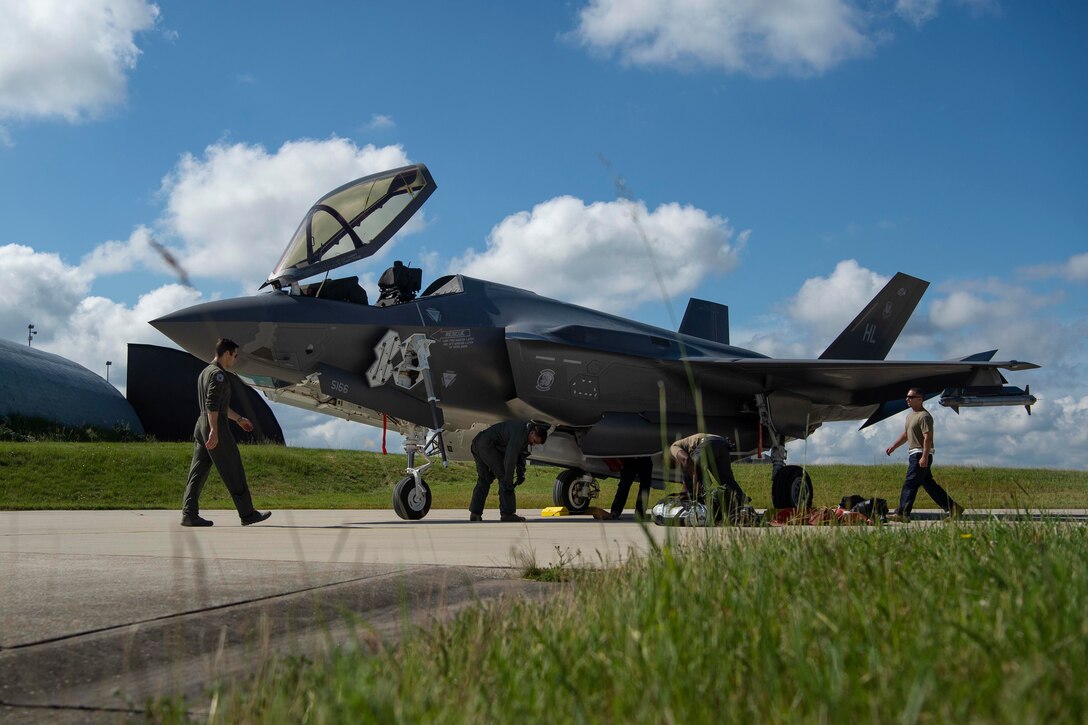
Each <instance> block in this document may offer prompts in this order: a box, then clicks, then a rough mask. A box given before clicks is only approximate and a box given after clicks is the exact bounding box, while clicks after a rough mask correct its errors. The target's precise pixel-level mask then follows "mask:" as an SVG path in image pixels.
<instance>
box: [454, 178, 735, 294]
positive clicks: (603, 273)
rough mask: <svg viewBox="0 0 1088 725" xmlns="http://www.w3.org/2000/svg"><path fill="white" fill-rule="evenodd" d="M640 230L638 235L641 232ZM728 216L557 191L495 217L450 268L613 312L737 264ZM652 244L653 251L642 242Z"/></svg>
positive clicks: (683, 287) (684, 287)
mask: <svg viewBox="0 0 1088 725" xmlns="http://www.w3.org/2000/svg"><path fill="white" fill-rule="evenodd" d="M643 235H644V237H643ZM733 236H734V232H733V228H732V227H731V226H730V225H729V220H728V219H725V218H722V217H719V216H712V215H709V214H707V213H706V212H704V211H702V210H701V209H696V208H694V207H691V206H681V205H680V204H675V203H674V204H662V205H661V206H659V207H657V209H655V210H654V211H653V212H647V210H646V207H645V205H644V204H642V203H641V202H638V203H633V202H629V201H624V200H620V201H612V202H595V203H593V204H589V205H586V204H585V203H584V202H583V201H581V200H580V199H575V198H573V197H570V196H561V197H557V198H555V199H551V200H550V201H546V202H544V203H542V204H538V205H537V206H535V207H534V208H533V210H532V211H528V212H520V213H518V214H513V215H511V216H508V217H506V218H505V219H503V220H502V221H501V222H499V223H498V224H497V225H496V226H495V227H494V229H492V230H491V234H490V236H489V237H488V239H487V249H486V250H484V251H482V252H477V251H475V250H473V249H470V250H468V252H466V253H465V255H464V256H462V257H460V258H458V259H455V260H453V262H452V263H451V264H450V270H451V271H456V272H462V273H464V274H467V275H469V276H472V277H481V278H483V279H488V280H491V281H494V282H502V283H504V284H510V285H514V286H517V287H523V288H526V289H530V290H532V291H534V292H537V293H538V294H542V295H546V296H549V297H556V298H559V299H562V300H565V301H570V302H574V303H576V304H580V305H585V306H587V307H592V308H594V309H600V310H607V311H610V312H620V311H623V310H628V309H631V308H633V307H635V306H637V305H638V304H639V303H641V302H644V301H647V300H660V299H661V295H662V292H661V288H660V287H659V285H658V284H656V283H655V282H654V281H653V280H654V273H655V272H656V273H657V274H658V275H659V276H660V278H662V279H663V280H664V281H665V284H666V287H667V289H668V294H669V296H672V297H679V296H682V295H685V294H687V293H689V292H690V291H692V290H693V289H694V288H695V287H696V286H697V285H698V284H699V283H700V282H701V281H702V280H703V278H704V277H706V276H707V275H712V274H721V273H724V272H728V271H729V270H731V269H733V268H734V267H736V265H737V254H738V249H739V248H740V247H742V246H743V245H744V243H745V241H746V240H747V236H748V234H747V232H742V233H741V234H739V235H737V241H736V242H733ZM643 238H645V240H646V241H648V243H649V246H650V248H651V249H652V256H651V254H650V252H649V251H648V250H647V245H646V243H645V242H644V241H643Z"/></svg>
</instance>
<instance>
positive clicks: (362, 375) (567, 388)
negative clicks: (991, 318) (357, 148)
mask: <svg viewBox="0 0 1088 725" xmlns="http://www.w3.org/2000/svg"><path fill="white" fill-rule="evenodd" d="M435 188H436V187H435V182H434V179H433V178H432V176H431V174H430V172H429V171H428V169H427V167H426V166H424V165H422V164H418V165H414V166H407V167H403V168H398V169H393V170H391V171H386V172H383V173H379V174H374V175H371V176H366V177H364V178H361V179H357V180H355V181H352V182H350V183H347V184H345V185H343V186H341V187H339V188H338V189H335V190H333V191H332V192H330V193H328V194H326V195H325V196H323V197H322V198H321V199H319V200H318V201H317V202H316V203H315V204H314V205H313V206H312V207H311V208H310V210H309V211H308V212H307V214H306V216H305V217H304V218H303V220H302V223H301V224H300V225H299V227H298V229H297V231H296V232H295V233H294V235H293V236H292V238H291V240H290V243H289V244H288V245H287V249H286V251H285V252H284V254H283V256H282V258H281V259H280V261H279V263H278V264H277V265H276V268H275V269H274V270H273V271H272V273H271V275H269V277H268V279H267V281H266V282H265V283H264V285H262V287H261V289H262V290H264V289H265V288H268V289H267V290H266V291H264V292H260V293H258V294H257V295H255V296H251V297H243V298H239V299H230V300H220V301H215V302H208V303H205V304H200V305H196V306H194V307H189V308H187V309H183V310H180V311H177V312H174V313H172V314H169V315H166V316H165V317H161V318H159V319H157V320H154V321H153V322H152V323H151V324H153V325H154V326H155V327H156V328H158V329H159V330H160V331H162V332H163V333H164V334H165V335H167V336H168V337H169V338H171V339H172V340H174V341H175V342H176V343H177V344H178V345H180V346H181V347H183V348H184V349H186V350H188V351H189V352H191V353H192V354H194V355H196V356H197V357H200V358H202V359H205V360H207V359H211V358H212V357H213V355H214V352H213V351H214V345H215V341H216V338H218V337H227V338H230V339H232V340H234V341H236V342H237V343H238V344H239V345H240V346H241V349H240V353H241V354H240V356H239V360H238V364H237V366H236V368H235V369H236V371H237V372H238V373H239V374H240V375H242V376H243V377H245V378H247V379H248V381H249V382H250V383H252V384H253V385H254V386H256V387H257V388H259V389H261V390H262V391H264V393H265V395H266V396H267V397H268V398H269V399H270V400H274V401H278V402H282V403H287V404H290V405H295V406H298V407H301V408H305V409H308V410H314V411H317V412H320V413H326V414H329V415H333V416H338V417H340V418H345V419H348V420H353V421H358V422H360V423H365V424H368V425H373V426H382V427H384V428H387V429H393V430H396V431H399V432H400V433H402V434H403V435H404V437H405V441H406V443H405V449H406V452H407V454H408V463H407V468H406V469H405V476H404V477H403V478H402V479H401V480H400V481H398V482H397V484H396V485H395V486H394V488H393V507H394V509H395V510H396V512H397V514H398V515H399V516H400V517H401V518H404V519H409V520H418V519H422V518H423V517H424V516H426V515H427V512H428V511H429V510H430V506H431V491H430V488H429V487H428V486H427V483H426V480H425V478H424V475H423V474H424V473H425V471H426V470H427V468H428V467H429V466H431V465H433V464H434V463H435V461H434V460H432V459H433V458H434V457H436V456H437V457H440V458H441V460H442V462H443V463H445V462H447V461H449V460H470V458H471V454H470V452H469V446H470V444H471V442H472V439H473V437H474V436H475V435H476V433H478V432H479V431H480V430H482V429H483V428H485V427H486V426H488V425H490V424H492V423H495V422H497V421H500V420H508V419H519V420H535V421H540V422H544V423H547V424H548V425H549V426H550V427H551V433H550V435H549V436H548V440H547V442H546V444H544V445H542V446H537V447H535V448H534V450H532V452H531V455H530V460H531V461H532V462H533V463H535V464H548V465H553V466H557V467H559V468H561V469H562V470H561V471H560V472H559V473H558V475H557V476H556V480H555V487H554V491H553V498H554V502H555V504H556V505H558V506H565V507H567V509H569V510H570V511H571V512H572V513H579V512H585V511H586V510H587V509H588V508H589V506H590V503H591V502H592V500H593V498H595V497H596V496H597V495H598V494H599V492H600V486H599V483H598V480H599V479H601V478H607V477H610V476H614V475H616V473H615V472H616V470H617V468H618V462H619V459H622V458H625V457H630V456H651V457H653V460H654V462H655V475H656V478H657V479H659V481H663V480H669V479H670V471H668V470H667V469H668V461H667V460H666V461H662V451H663V450H667V448H668V445H669V444H670V443H671V442H672V441H673V440H676V439H678V438H680V437H683V436H687V435H691V434H694V433H696V432H707V433H714V434H718V435H721V436H724V437H727V438H729V439H730V440H731V441H732V444H733V448H734V455H735V456H736V457H748V456H754V455H762V454H763V453H764V451H766V452H767V453H769V455H770V458H771V459H772V460H773V462H774V466H773V467H772V469H771V470H772V474H771V479H772V480H771V492H772V502H773V504H774V505H775V506H776V507H786V506H795V505H807V504H809V503H811V500H812V483H811V479H810V477H809V476H808V474H807V473H806V472H805V471H803V470H802V468H801V467H800V466H794V465H785V460H786V448H785V445H786V443H787V442H788V441H790V440H795V439H805V438H807V437H808V436H810V435H811V434H812V433H813V432H814V431H815V430H817V429H818V428H819V427H820V426H821V425H823V424H824V423H827V422H832V421H849V420H859V421H864V424H863V426H862V427H865V426H867V425H871V424H873V423H875V422H877V421H880V420H883V419H884V418H887V417H889V416H891V415H894V414H895V413H897V412H900V411H902V410H905V409H906V407H907V405H906V402H905V400H904V399H903V398H904V391H905V390H906V389H907V388H908V387H912V386H916V387H921V388H922V389H923V390H925V391H927V393H928V394H929V396H933V395H937V394H939V393H940V392H941V391H943V390H945V389H949V391H950V392H951V391H954V395H955V396H956V397H955V401H954V404H955V406H956V407H957V408H959V407H970V406H973V405H1028V406H1030V405H1031V404H1032V403H1034V402H1035V398H1034V396H1031V395H1030V394H1029V393H1028V392H1027V391H1024V390H1020V389H1019V388H1014V387H1011V386H1004V383H1006V382H1007V381H1006V380H1005V378H1004V377H1003V376H1002V374H1001V371H1002V370H1014V371H1020V370H1028V369H1031V368H1036V367H1038V366H1037V365H1034V364H1032V363H1028V362H1020V361H1016V360H1008V361H1003V362H994V361H993V360H992V358H993V356H994V354H995V353H996V351H990V352H985V353H979V354H976V355H971V356H968V357H964V358H961V359H955V360H942V361H934V362H919V361H896V362H892V361H885V359H884V358H885V357H886V355H887V354H888V351H889V350H890V349H891V346H892V344H893V343H894V342H895V340H896V338H897V337H898V335H899V333H900V331H901V330H902V329H903V326H904V325H905V324H906V322H907V319H908V318H909V317H910V315H911V313H912V312H913V311H914V309H915V307H916V306H917V304H918V301H919V300H920V299H921V297H922V294H923V293H924V292H925V290H926V287H928V282H925V281H923V280H920V279H917V278H915V277H911V276H909V275H906V274H902V273H900V274H897V275H895V276H894V277H893V278H892V280H891V281H890V282H888V284H887V286H885V287H884V289H883V290H881V291H880V293H878V294H877V295H876V297H874V298H873V300H872V302H870V303H869V305H868V306H866V307H865V309H863V310H862V311H861V312H860V313H859V314H858V316H857V317H856V318H855V319H854V321H853V322H851V323H850V325H849V326H847V328H846V329H845V330H843V332H842V334H840V335H839V337H838V338H837V339H836V340H835V341H834V342H832V343H831V345H830V346H829V347H828V348H827V350H825V351H824V353H823V354H822V355H820V357H819V358H818V359H815V360H784V359H772V358H769V357H767V356H765V355H761V354H759V353H757V352H753V351H751V350H745V349H742V348H739V347H735V346H732V345H730V344H729V329H728V319H729V317H728V308H727V307H725V306H724V305H721V304H717V303H714V302H710V301H705V300H697V299H692V300H691V301H690V302H689V304H688V307H687V311H686V313H685V315H684V318H683V321H682V323H681V325H680V328H679V330H677V331H672V330H665V329H661V328H658V327H653V326H651V325H646V324H643V323H640V322H635V321H633V320H628V319H624V318H622V317H618V316H615V315H610V314H605V313H603V312H598V311H596V310H592V309H587V308H585V307H579V306H577V305H573V304H569V303H566V302H562V301H558V300H553V299H548V298H546V297H542V296H540V295H537V294H534V293H533V292H529V291H527V290H523V289H518V288H515V287H510V286H507V285H503V284H498V283H495V282H488V281H485V280H481V279H473V278H471V277H467V276H464V275H460V274H451V275H446V276H444V277H440V278H439V279H436V280H435V281H434V282H432V283H431V284H430V285H429V286H428V287H427V288H426V289H424V290H423V291H422V293H419V290H420V288H421V286H422V272H421V270H420V269H418V268H411V267H408V266H405V265H403V264H402V263H400V262H396V263H395V264H394V265H393V267H391V268H389V269H388V270H386V271H385V273H384V274H383V275H382V276H381V278H380V280H379V289H380V294H379V296H378V298H377V300H375V302H374V303H373V304H371V303H370V302H369V300H368V296H367V293H366V291H365V290H364V289H363V288H362V287H361V286H360V285H359V282H358V277H347V278H340V279H330V278H329V277H328V273H329V271H330V270H332V269H335V268H337V267H340V266H342V265H345V264H348V263H350V262H355V261H357V260H360V259H364V258H366V257H369V256H370V255H372V254H374V253H375V252H376V251H377V250H378V249H380V248H381V247H382V245H384V244H385V243H386V242H388V241H389V240H390V239H391V238H392V237H393V235H394V234H395V233H396V232H397V231H398V230H399V229H401V228H402V227H403V225H404V224H405V223H406V222H407V221H408V219H409V218H410V217H411V216H412V215H413V214H414V213H415V212H416V211H417V210H418V209H419V208H420V207H421V206H422V205H423V203H424V202H425V201H426V200H427V199H428V197H430V195H431V194H432V193H433V192H434V190H435ZM322 273H324V274H325V278H324V279H323V280H322V281H320V282H312V283H310V284H305V285H304V284H300V283H301V282H302V281H303V280H306V279H308V278H311V277H314V276H315V275H319V274H322ZM1029 412H1030V409H1029ZM417 458H421V459H422V461H423V463H422V465H417V463H419V461H417Z"/></svg>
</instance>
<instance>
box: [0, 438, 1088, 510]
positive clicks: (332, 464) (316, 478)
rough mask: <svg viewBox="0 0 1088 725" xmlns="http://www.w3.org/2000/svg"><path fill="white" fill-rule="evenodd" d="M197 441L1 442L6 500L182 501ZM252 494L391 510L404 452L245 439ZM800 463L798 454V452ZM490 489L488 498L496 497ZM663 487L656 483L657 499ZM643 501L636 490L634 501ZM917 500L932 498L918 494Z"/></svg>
mask: <svg viewBox="0 0 1088 725" xmlns="http://www.w3.org/2000/svg"><path fill="white" fill-rule="evenodd" d="M191 454H192V445H191V444H189V443H114V442H97V443H80V442H52V441H50V442H33V443H19V442H0V509H8V510H10V509H163V508H166V509H170V508H178V507H180V505H181V495H182V491H183V489H184V487H185V476H186V473H187V472H188V466H189V458H190V456H191ZM242 459H243V461H244V462H245V466H246V472H247V475H248V477H249V484H250V488H251V489H252V491H253V498H254V501H255V502H256V503H257V505H258V506H260V507H264V508H280V509H285V508H388V507H390V497H391V494H392V486H393V484H394V483H395V482H396V481H397V480H398V479H399V478H401V477H402V476H403V475H404V466H405V462H406V459H405V456H404V455H403V454H398V455H388V456H382V455H381V454H377V453H368V452H362V451H341V450H320V449H308V448H284V447H281V446H245V447H243V449H242ZM791 462H793V461H791ZM905 469H906V466H905V465H903V464H902V462H901V461H900V462H896V463H894V464H887V465H876V466H855V465H849V466H848V465H825V466H810V467H809V472H810V475H811V476H812V479H813V482H814V487H815V493H816V504H817V505H819V506H831V505H834V504H836V503H838V501H839V499H840V498H841V497H842V496H843V495H845V494H849V493H860V494H863V495H865V496H881V497H883V498H886V499H888V500H889V502H892V505H893V506H894V501H895V500H896V499H897V498H898V495H899V489H900V486H901V485H902V482H903V474H904V471H905ZM558 470H559V469H556V468H552V467H546V466H530V467H529V470H528V475H527V480H526V482H525V484H524V485H523V486H521V487H520V488H519V489H518V505H519V507H520V508H522V509H527V510H528V509H534V508H537V509H539V508H542V507H544V506H550V505H551V503H552V499H551V492H552V484H553V481H554V480H555V474H556V472H557V471H558ZM734 471H735V472H736V476H737V479H738V480H739V481H740V484H741V486H742V487H743V488H744V490H745V491H746V492H747V493H748V495H750V496H751V497H752V499H753V503H754V505H755V506H756V507H757V508H764V507H766V506H769V505H770V467H769V466H761V465H737V466H735V467H734ZM475 476H476V472H475V468H474V467H473V466H472V465H471V464H464V463H453V464H450V466H449V467H448V468H443V467H442V466H441V464H440V463H438V464H436V465H435V466H434V467H432V468H431V469H430V470H429V471H428V472H427V473H426V474H425V478H426V480H427V483H428V484H429V485H430V486H431V489H432V492H433V494H434V497H435V500H434V507H435V508H467V506H468V500H469V496H470V494H471V491H472V486H473V484H474V482H475ZM937 479H938V481H940V482H941V484H942V485H943V486H944V487H945V488H947V489H948V491H949V492H950V493H951V494H952V495H953V496H954V497H955V498H956V500H958V501H962V502H963V503H964V505H966V506H967V507H968V508H977V507H1001V508H1009V507H1012V508H1016V507H1031V508H1086V507H1088V472H1084V471H1064V470H1054V469H1012V468H971V467H957V466H940V467H938V468H937ZM496 488H497V487H494V486H493V487H492V494H491V497H492V500H490V501H489V502H488V506H489V507H493V506H496V505H497V502H496V501H495V499H496V493H495V492H496ZM614 492H615V479H606V480H603V481H602V482H601V497H600V498H599V499H598V500H597V502H596V503H597V505H601V506H604V507H608V506H609V505H610V504H611V501H612V496H613V494H614ZM662 493H664V492H662V491H655V492H654V493H653V495H652V499H651V500H656V499H657V498H659V497H660V496H661V495H662ZM201 504H202V506H203V507H204V508H206V509H211V508H229V507H230V506H231V502H230V498H229V496H228V495H227V491H226V487H224V486H223V485H222V483H221V482H220V481H219V478H218V475H217V474H216V473H215V472H213V473H212V475H211V478H210V479H209V481H208V486H207V488H205V492H204V495H203V497H202V500H201ZM633 505H634V493H633V492H632V494H631V497H630V499H629V501H628V506H633ZM917 505H918V507H919V508H926V507H932V506H933V503H932V501H930V500H929V498H928V497H927V496H926V495H925V494H924V493H921V494H919V499H918V504H917Z"/></svg>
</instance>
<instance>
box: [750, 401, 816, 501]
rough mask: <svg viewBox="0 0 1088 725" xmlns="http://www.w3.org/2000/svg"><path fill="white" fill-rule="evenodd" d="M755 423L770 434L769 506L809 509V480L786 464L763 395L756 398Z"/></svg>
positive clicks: (795, 467)
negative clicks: (757, 412) (757, 418)
mask: <svg viewBox="0 0 1088 725" xmlns="http://www.w3.org/2000/svg"><path fill="white" fill-rule="evenodd" d="M756 407H757V408H758V409H759V422H760V424H761V425H762V426H763V427H764V428H766V429H767V431H768V432H769V433H770V434H771V463H772V466H771V505H772V506H774V507H775V508H776V509H786V508H804V509H807V508H812V479H811V478H810V477H809V475H808V471H806V470H805V469H803V468H801V467H800V466H787V465H786V445H785V443H784V442H783V441H782V439H781V438H779V436H778V431H777V430H775V427H774V422H773V421H772V420H771V410H770V406H769V405H768V404H767V396H765V395H757V396H756Z"/></svg>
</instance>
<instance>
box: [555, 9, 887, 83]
mask: <svg viewBox="0 0 1088 725" xmlns="http://www.w3.org/2000/svg"><path fill="white" fill-rule="evenodd" d="M868 20H869V17H868V14H867V13H866V12H864V11H863V10H861V9H859V8H858V7H856V6H855V5H854V4H853V3H850V2H846V1H845V0H779V1H778V2H762V1H761V0H639V1H638V2H630V1H629V0H590V2H589V4H588V5H587V6H586V7H585V8H584V9H583V10H582V11H581V13H580V24H579V26H578V28H577V29H576V30H575V33H574V34H575V36H576V37H577V38H578V39H579V40H580V41H581V42H582V43H583V44H584V45H587V46H589V47H591V48H595V49H598V50H602V51H605V52H618V53H619V54H620V56H621V58H622V59H623V60H624V62H626V63H630V64H634V65H643V66H680V67H683V66H691V65H701V66H706V67H710V68H720V69H722V70H725V71H728V72H740V73H749V74H753V75H764V74H775V73H787V74H796V75H807V74H811V73H821V72H823V71H825V70H827V69H828V68H831V67H833V66H835V65H837V64H839V63H841V62H843V61H845V60H849V59H851V58H856V57H859V56H864V55H867V54H868V53H870V52H871V51H872V49H873V46H874V40H873V39H872V38H871V37H870V36H869V35H868V31H867V23H868Z"/></svg>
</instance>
